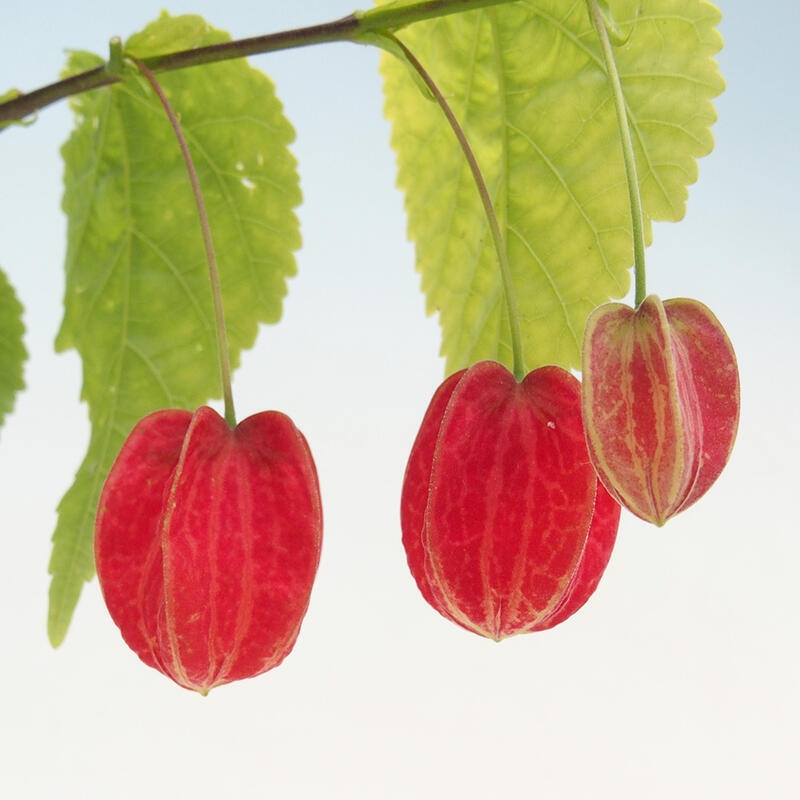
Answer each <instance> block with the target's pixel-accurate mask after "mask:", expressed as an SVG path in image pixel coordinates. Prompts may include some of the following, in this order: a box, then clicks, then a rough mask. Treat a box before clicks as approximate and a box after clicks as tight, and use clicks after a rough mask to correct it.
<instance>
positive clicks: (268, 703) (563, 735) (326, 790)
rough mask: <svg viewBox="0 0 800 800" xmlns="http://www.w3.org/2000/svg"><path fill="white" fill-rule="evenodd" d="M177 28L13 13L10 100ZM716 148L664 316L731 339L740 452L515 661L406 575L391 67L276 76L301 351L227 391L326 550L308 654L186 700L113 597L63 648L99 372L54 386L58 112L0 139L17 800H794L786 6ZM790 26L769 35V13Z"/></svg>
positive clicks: (4, 753)
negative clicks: (52, 626)
mask: <svg viewBox="0 0 800 800" xmlns="http://www.w3.org/2000/svg"><path fill="white" fill-rule="evenodd" d="M162 5H163V4H162V3H161V2H151V0H138V2H136V3H126V4H121V3H115V2H105V3H100V2H92V1H90V0H71V2H70V3H62V2H58V3H56V2H54V0H49V1H47V0H46V1H45V2H38V3H31V2H20V1H19V0H3V3H2V9H1V10H0V91H4V90H5V89H6V88H8V87H11V86H16V87H18V88H20V89H34V88H36V87H38V86H40V85H43V84H46V83H49V82H51V81H52V80H54V79H55V78H56V77H57V76H58V73H59V71H60V69H61V68H62V66H63V64H64V59H65V57H64V50H65V49H67V48H69V49H87V50H92V51H94V52H96V53H100V54H103V55H105V54H106V53H107V43H108V40H109V38H110V37H111V36H113V35H120V36H121V37H123V39H124V38H127V37H128V36H129V35H130V34H131V33H133V32H134V31H137V30H140V29H141V28H142V27H144V26H145V25H146V24H147V23H148V22H150V21H151V20H152V19H154V18H155V17H156V16H157V15H158V13H159V11H160V9H161V8H162ZM719 5H720V6H721V8H722V11H723V14H724V20H723V23H722V25H721V31H722V33H723V36H724V38H725V43H726V44H725V48H724V50H723V51H722V52H721V54H720V57H719V62H720V68H721V71H722V73H723V75H724V77H725V78H726V80H727V84H728V88H727V90H726V92H725V93H724V94H723V95H722V96H721V97H720V98H718V100H717V101H716V106H717V109H718V113H719V122H718V123H717V125H716V126H715V128H714V135H715V139H716V149H715V151H714V153H713V154H712V155H711V156H709V157H707V158H705V159H703V160H702V161H701V163H700V179H699V182H698V183H697V184H696V185H695V186H693V187H691V189H690V199H689V204H688V213H687V217H686V219H685V220H684V221H682V222H681V223H679V224H672V225H669V224H659V225H656V226H655V238H654V244H653V246H652V247H651V248H650V250H649V251H648V278H649V280H648V288H649V289H650V290H651V291H653V292H655V293H657V294H659V295H660V296H661V297H662V298H665V299H666V298H668V297H675V296H689V297H695V298H697V299H699V300H701V301H703V302H705V303H706V304H707V305H708V306H710V307H711V309H712V310H713V311H714V312H715V313H716V315H717V316H718V317H719V319H720V320H721V322H722V323H723V325H724V326H725V327H726V329H727V331H728V333H729V335H730V337H731V339H732V341H733V343H734V346H735V348H736V351H737V354H738V357H739V362H740V370H741V379H742V415H741V427H740V433H739V438H738V441H737V445H736V448H735V450H734V454H733V457H732V460H731V463H730V464H729V466H728V468H727V469H726V471H725V472H724V473H723V475H722V477H721V478H720V480H719V481H718V483H717V484H716V485H715V487H714V488H713V489H712V490H711V491H710V492H709V494H708V495H707V496H706V497H705V498H704V499H703V500H702V501H701V502H700V503H698V504H697V505H696V506H694V507H692V508H691V509H690V510H688V511H687V512H685V513H684V514H682V515H680V516H679V517H677V518H675V519H674V520H672V521H671V522H670V523H669V524H668V525H667V526H666V527H665V528H662V529H656V528H654V527H651V526H648V525H646V524H645V523H642V522H640V521H638V520H636V519H635V518H633V517H632V516H630V515H629V514H627V513H624V514H623V519H622V523H621V527H620V532H619V539H618V544H617V547H616V550H615V553H614V556H613V558H612V560H611V564H610V566H609V568H608V571H607V573H606V576H605V578H604V580H603V581H602V582H601V584H600V587H599V589H598V591H597V593H596V594H595V595H594V597H593V598H592V600H591V601H590V603H589V604H588V605H587V606H586V607H585V608H584V609H583V610H582V611H581V612H580V613H579V614H578V615H576V616H575V617H573V618H572V619H571V620H570V621H569V622H567V623H566V624H564V625H562V626H559V627H557V628H555V629H554V630H552V631H548V632H545V633H539V634H533V635H529V636H522V637H516V638H514V639H512V640H508V641H506V642H503V643H501V644H499V645H498V644H495V643H492V642H489V641H487V640H483V639H481V638H479V637H477V636H473V635H470V634H468V633H466V632H465V631H463V630H461V629H459V628H457V627H456V626H454V625H452V624H449V623H447V622H446V621H445V620H444V619H442V618H441V617H440V616H439V615H438V614H436V613H435V612H434V611H433V610H432V609H430V608H429V607H428V606H427V605H426V604H425V603H424V601H423V600H422V599H421V597H420V596H419V594H418V593H417V590H416V587H415V585H414V583H413V580H412V578H411V577H410V575H409V573H408V570H407V568H406V564H405V557H404V553H403V550H402V547H401V544H400V527H399V515H398V505H399V494H400V486H401V482H402V476H403V470H404V468H405V462H406V458H407V455H408V451H409V448H410V446H411V443H412V441H413V438H414V435H415V434H416V430H417V428H418V426H419V423H420V420H421V418H422V415H423V413H424V411H425V408H426V407H427V404H428V401H429V399H430V396H431V394H432V393H433V391H434V390H435V388H436V386H437V385H438V383H439V382H440V380H441V379H442V377H443V363H442V361H441V360H440V359H439V357H438V346H439V331H438V325H437V323H436V320H435V319H433V318H426V317H425V316H424V301H423V297H422V295H421V294H420V292H419V289H418V276H417V275H416V273H415V272H414V269H413V263H414V254H413V248H412V246H411V245H410V244H409V243H408V242H407V240H406V236H405V218H404V214H403V208H402V197H401V195H400V194H399V192H398V191H397V190H396V189H395V187H394V184H395V166H394V156H393V153H392V151H391V150H390V148H389V144H388V140H389V127H388V124H387V123H386V121H385V120H384V119H383V116H382V110H381V109H382V102H383V101H382V94H381V86H380V80H379V77H378V74H377V63H378V55H377V53H376V52H373V51H371V50H369V49H366V48H363V47H357V46H354V45H346V44H340V45H327V46H324V47H317V48H311V49H304V50H298V51H294V52H288V53H282V54H274V55H270V56H265V57H259V58H256V59H253V60H252V63H254V64H255V65H256V66H259V67H260V68H262V69H264V70H265V71H266V72H267V73H268V74H269V75H270V76H271V77H272V78H273V80H274V81H275V83H276V85H277V90H278V94H279V96H280V97H281V99H282V100H283V102H284V104H285V110H286V114H287V116H288V117H289V119H290V120H291V121H292V122H293V124H294V126H295V128H296V130H297V140H296V142H295V144H294V146H293V152H294V153H295V155H296V156H297V158H298V160H299V162H300V174H301V181H302V188H303V193H304V203H303V205H302V206H301V207H300V209H299V216H300V219H301V224H302V229H303V236H304V245H303V248H302V250H301V251H300V252H299V254H298V264H299V275H298V277H297V278H296V279H295V280H293V281H292V282H291V285H290V294H289V298H288V300H287V302H286V305H285V312H284V318H283V320H282V322H281V323H280V324H279V325H278V326H273V327H270V328H264V329H263V330H262V333H261V335H260V337H259V340H258V343H257V346H256V348H255V349H254V350H252V351H250V352H248V353H247V354H245V356H244V359H243V364H242V368H241V370H240V371H239V372H238V373H237V375H236V378H235V382H234V391H235V393H236V399H237V410H238V414H239V417H240V418H243V417H244V416H246V415H247V414H250V413H254V412H256V411H259V410H262V409H265V408H276V409H280V410H282V411H284V412H286V413H288V414H289V415H290V416H292V418H293V419H294V420H295V422H296V423H297V425H298V426H299V427H300V428H301V429H302V430H303V432H304V433H305V434H306V436H307V438H308V440H309V442H310V444H311V447H312V450H313V452H314V456H315V459H316V463H317V467H318V470H319V474H320V481H321V485H322V493H323V504H324V513H325V543H324V548H323V556H322V563H321V567H320V572H319V575H318V579H317V582H316V585H315V589H314V593H313V595H312V600H311V606H310V609H309V612H308V615H307V617H306V620H305V623H304V626H303V630H302V632H301V636H300V639H299V641H298V643H297V646H296V647H295V650H294V651H293V653H292V654H291V655H290V656H289V658H288V659H287V660H286V661H285V662H284V664H283V665H282V666H281V667H280V668H278V669H276V670H274V671H273V672H270V673H267V674H266V675H263V676H261V677H259V678H256V679H253V680H250V681H244V682H240V683H238V684H234V685H231V686H227V687H222V688H220V689H217V690H214V691H213V692H212V693H211V694H210V695H209V696H208V697H207V698H202V697H200V696H198V695H195V694H194V693H191V692H187V691H185V690H183V689H181V688H179V687H178V686H176V685H175V684H173V683H172V682H171V681H169V680H167V679H166V678H164V677H163V676H162V675H161V674H160V673H157V672H156V671H154V670H151V669H149V668H147V667H145V666H144V665H143V664H142V663H141V662H140V661H139V660H138V659H137V658H136V656H134V655H133V653H131V652H130V651H129V650H128V648H127V647H126V646H125V645H124V644H123V642H122V640H121V638H120V636H119V633H118V631H117V629H116V628H115V627H114V625H113V623H112V622H111V620H110V618H109V617H108V615H107V613H106V611H105V607H104V606H103V603H102V600H101V597H100V592H99V588H98V585H97V582H96V581H93V582H92V583H91V584H89V585H87V587H86V588H85V589H84V593H83V596H82V599H81V601H80V603H79V605H78V609H77V612H76V615H75V618H74V620H73V624H72V627H71V630H70V632H69V634H68V636H67V639H66V641H65V643H64V644H63V645H62V646H61V647H60V648H59V649H58V650H55V651H54V650H53V649H51V648H50V646H49V644H48V641H47V637H46V631H45V626H46V614H47V590H48V585H49V576H48V574H47V563H48V559H49V554H50V536H51V534H52V531H53V529H54V526H55V508H56V505H57V503H58V501H59V499H60V498H61V496H62V495H63V493H64V492H65V491H66V489H67V488H68V486H69V485H70V483H71V481H72V477H73V475H74V472H75V470H76V469H77V467H78V465H79V464H80V461H81V459H82V457H83V453H84V450H85V446H86V443H87V437H88V425H87V420H86V409H85V407H84V406H83V405H82V404H81V403H80V401H79V392H80V380H81V376H80V364H79V362H78V359H77V357H76V356H75V354H74V353H68V354H63V355H58V356H56V355H55V354H54V353H53V348H52V342H53V339H54V336H55V333H56V331H57V329H58V325H59V322H60V313H61V312H60V306H61V297H62V292H63V271H62V268H63V260H64V252H65V220H64V217H63V215H62V213H61V210H60V201H61V189H62V187H61V162H60V156H59V148H60V146H61V144H62V143H63V141H64V140H65V139H66V138H67V136H68V135H69V131H70V125H71V119H70V113H69V111H68V108H67V105H66V103H61V104H59V105H57V106H54V107H50V108H48V109H46V110H44V111H43V112H42V113H41V114H40V117H39V120H38V121H37V122H36V124H35V125H33V126H31V127H29V128H24V129H23V128H19V129H12V130H8V131H6V132H4V133H2V134H0V265H2V266H3V268H4V269H5V270H6V271H7V273H8V275H9V277H10V279H11V281H12V283H13V284H14V285H15V287H16V288H17V291H18V293H19V296H20V298H21V300H22V302H23V303H24V305H25V306H26V309H27V310H26V324H27V327H28V334H27V347H28V349H29V352H30V362H29V364H28V366H27V371H26V380H27V384H28V389H27V391H26V392H25V393H24V394H22V395H21V396H20V397H19V399H18V401H17V409H16V411H15V413H14V414H13V415H12V416H11V417H9V418H8V420H7V421H6V424H5V426H4V428H3V429H2V431H0V492H2V495H1V497H2V502H0V632H2V645H1V646H2V658H0V684H2V686H3V691H2V694H0V796H2V797H8V798H49V797H59V798H84V799H86V798H88V799H93V798H109V797H114V798H120V799H123V798H143V797H148V798H161V797H165V798H166V797H170V798H183V797H192V798H217V797H236V798H251V797H273V798H281V799H282V800H294V799H295V798H348V799H349V800H361V798H364V799H365V800H366V799H369V800H375V799H380V800H383V799H384V798H385V799H387V800H388V799H390V798H391V799H392V800H394V799H395V798H419V799H420V800H427V798H454V797H458V798H462V799H464V800H471V799H472V798H494V797H506V796H513V797H528V796H530V797H540V798H568V799H570V800H571V799H572V798H606V797H607V798H637V799H641V800H650V799H651V798H653V799H655V798H678V797H686V798H693V797H703V798H753V797H764V798H771V800H780V799H782V798H787V799H788V798H795V797H797V796H800V779H799V778H798V770H797V767H796V758H797V751H798V744H800V735H799V734H798V719H800V691H799V690H798V660H799V659H800V635H799V631H798V605H799V603H798V594H799V593H798V589H797V580H796V572H797V564H798V562H799V561H800V544H799V543H798V538H799V537H798V534H800V515H799V514H798V494H799V493H800V489H799V486H798V479H799V478H800V469H798V457H797V453H798V450H799V449H800V415H799V414H798V391H799V390H800V376H799V374H798V357H797V347H798V342H800V323H798V315H797V308H798V302H799V301H800V255H798V253H799V252H800V250H799V249H798V246H797V218H798V202H797V187H798V181H800V169H799V168H798V155H797V144H796V143H797V141H800V124H798V110H797V109H798V102H797V100H798V94H799V92H798V86H797V79H798V75H800V64H799V63H798V54H797V53H798V50H797V47H796V41H795V37H796V31H797V30H798V24H800V12H798V9H797V5H796V4H795V3H793V2H778V0H776V1H775V2H772V3H769V4H768V5H767V4H755V3H752V2H745V0H725V1H724V2H721V3H720V4H719ZM166 7H167V8H168V10H169V11H170V12H171V13H173V14H178V13H184V12H195V13H200V14H202V15H203V16H205V17H206V19H208V21H209V22H211V23H212V24H213V25H215V26H216V27H219V28H222V29H226V30H228V31H230V32H231V33H232V34H233V35H234V36H236V37H240V36H249V35H256V34H260V33H267V32H272V31H277V30H280V29H283V28H288V27H295V26H299V25H304V24H311V23H316V22H322V21H327V20H330V19H335V18H337V17H340V16H343V15H345V14H347V13H349V12H351V11H352V10H354V7H353V6H351V5H350V4H349V3H348V2H345V0H314V1H309V2H302V3H283V2H281V3H277V2H259V3H257V2H253V0H226V2H224V3H223V2H212V1H210V0H193V2H188V1H187V2H183V1H182V0H181V2H172V3H171V4H169V5H168V6H166ZM767 8H768V9H769V13H767V11H766V9H767Z"/></svg>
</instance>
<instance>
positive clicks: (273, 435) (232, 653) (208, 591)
mask: <svg viewBox="0 0 800 800" xmlns="http://www.w3.org/2000/svg"><path fill="white" fill-rule="evenodd" d="M321 537H322V512H321V505H320V498H319V486H318V482H317V474H316V469H315V466H314V462H313V459H312V457H311V453H310V451H309V449H308V445H307V444H306V441H305V439H304V438H303V435H302V434H301V433H300V432H299V431H298V430H297V428H295V426H294V424H293V423H292V421H291V420H290V419H289V418H288V417H286V416H285V415H283V414H280V413H278V412H275V411H267V412H262V413H260V414H256V415H254V416H252V417H249V418H248V419H246V420H244V421H243V422H242V423H241V424H239V425H238V426H237V427H236V428H235V429H234V430H232V429H231V428H230V427H228V425H227V424H226V423H225V421H224V420H223V419H222V418H221V417H220V416H219V415H218V414H217V413H216V412H215V411H213V410H212V409H210V408H206V407H203V408H200V409H198V410H197V411H196V412H195V413H194V414H192V413H190V412H188V411H179V410H166V411H157V412H155V413H154V414H150V415H149V416H147V417H145V418H144V419H143V420H141V421H140V422H139V423H138V425H137V426H136V427H135V428H134V429H133V431H132V432H131V434H130V436H129V437H128V439H127V440H126V442H125V444H124V445H123V447H122V450H121V452H120V454H119V456H118V458H117V460H116V462H115V463H114V465H113V467H112V469H111V472H110V473H109V475H108V478H107V480H106V483H105V486H104V488H103V492H102V495H101V497H100V505H99V509H98V514H97V522H96V527H95V562H96V565H97V574H98V578H99V581H100V586H101V588H102V591H103V596H104V598H105V602H106V605H107V606H108V610H109V611H110V613H111V617H112V618H113V620H114V622H115V623H116V624H117V626H118V627H119V628H120V631H121V633H122V636H123V638H124V639H125V641H126V642H127V643H128V645H129V646H130V647H131V649H132V650H133V651H134V652H135V653H136V654H137V655H138V656H139V657H140V658H141V659H142V661H144V662H145V663H146V664H148V665H149V666H151V667H153V668H155V669H157V670H159V671H160V672H163V673H164V674H165V675H167V676H168V677H169V678H171V679H172V680H174V681H175V682H176V683H178V684H180V685H181V686H184V687H186V688H187V689H194V690H196V691H198V692H201V693H203V694H206V693H207V692H208V691H209V690H210V689H212V688H213V687H215V686H219V685H221V684H224V683H229V682H230V681H235V680H239V679H241V678H248V677H252V676H255V675H258V674H260V673H262V672H266V671H267V670H269V669H272V668H273V667H275V666H277V665H278V664H280V662H281V661H283V659H284V658H285V657H286V656H287V655H288V654H289V652H290V651H291V649H292V647H293V646H294V643H295V640H296V639H297V635H298V633H299V631H300V624H301V622H302V620H303V617H304V616H305V613H306V609H307V607H308V603H309V597H310V593H311V587H312V584H313V581H314V577H315V574H316V570H317V565H318V563H319V555H320V546H321Z"/></svg>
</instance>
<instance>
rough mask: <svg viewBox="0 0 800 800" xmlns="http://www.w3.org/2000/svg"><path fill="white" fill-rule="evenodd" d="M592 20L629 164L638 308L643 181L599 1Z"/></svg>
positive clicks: (642, 273) (592, 1)
mask: <svg viewBox="0 0 800 800" xmlns="http://www.w3.org/2000/svg"><path fill="white" fill-rule="evenodd" d="M586 3H587V6H588V8H589V16H590V17H591V18H592V24H593V25H594V28H595V30H596V31H597V35H598V37H599V38H600V47H601V48H602V51H603V60H604V61H605V64H606V71H607V72H608V79H609V81H610V83H611V91H612V94H613V97H614V108H615V109H616V112H617V125H618V127H619V135H620V140H621V142H622V159H623V162H624V164H625V178H626V181H627V183H628V197H629V199H630V207H631V226H632V231H633V272H634V279H635V282H636V286H635V304H636V306H637V307H638V306H639V305H640V304H641V303H642V301H643V300H644V299H645V297H646V296H647V281H646V270H645V241H644V213H643V211H642V195H641V192H640V190H639V177H638V174H637V170H636V155H635V153H634V150H633V140H632V138H631V126H630V121H629V120H628V111H627V106H626V104H625V95H624V93H623V91H622V82H621V81H620V77H619V70H618V69H617V62H616V59H615V58H614V49H613V46H612V44H611V38H610V37H609V35H608V28H607V27H606V22H605V20H604V19H603V14H602V12H601V11H600V7H599V6H598V4H597V0H586Z"/></svg>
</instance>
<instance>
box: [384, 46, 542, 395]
mask: <svg viewBox="0 0 800 800" xmlns="http://www.w3.org/2000/svg"><path fill="white" fill-rule="evenodd" d="M382 36H383V37H385V38H386V39H388V40H389V41H390V42H391V43H392V44H393V45H395V46H396V47H399V48H400V50H401V51H402V53H403V56H404V57H405V59H406V60H407V62H408V64H409V65H410V66H411V67H412V68H413V69H414V71H415V72H416V73H417V75H418V76H419V77H420V79H421V80H422V82H423V83H424V84H425V86H426V87H427V88H428V90H429V91H430V92H431V94H432V95H433V97H434V99H435V100H436V103H437V104H438V106H439V107H440V108H441V109H442V112H443V113H444V115H445V117H446V118H447V121H448V123H449V124H450V127H451V128H452V129H453V133H454V134H455V135H456V138H457V139H458V143H459V145H460V146H461V150H462V151H463V152H464V156H465V157H466V159H467V164H468V165H469V169H470V172H471V173H472V177H473V179H474V180H475V185H476V186H477V188H478V194H479V195H480V199H481V203H482V204H483V210H484V212H485V214H486V219H487V221H488V223H489V232H490V234H491V237H492V242H493V243H494V249H495V252H496V253H497V260H498V263H499V266H500V278H501V281H502V284H503V293H504V295H505V301H506V308H507V310H508V321H509V327H510V330H511V356H512V361H513V370H512V371H513V373H514V377H515V378H516V379H517V380H518V381H521V380H522V379H523V378H524V377H525V374H526V369H525V358H524V353H523V348H522V326H521V324H520V317H519V308H518V306H517V299H516V294H515V293H514V281H513V278H512V276H511V265H510V264H509V261H508V252H507V250H506V245H505V240H504V238H503V235H502V233H501V232H500V224H499V223H498V221H497V214H496V213H495V210H494V204H493V203H492V198H491V195H490V194H489V189H488V188H487V186H486V181H485V180H484V179H483V173H482V172H481V169H480V166H478V162H477V159H476V158H475V153H474V152H473V150H472V147H470V144H469V140H468V139H467V136H466V134H465V133H464V129H463V128H462V127H461V124H460V123H459V121H458V119H457V118H456V115H455V114H454V113H453V109H452V108H451V107H450V104H449V103H448V102H447V100H446V99H445V97H444V95H443V94H442V93H441V91H440V90H439V87H438V86H437V85H436V83H435V82H434V80H433V78H432V77H431V76H430V74H429V73H428V71H427V70H426V69H425V68H424V67H423V66H422V64H421V63H420V61H419V60H418V59H417V57H416V56H415V55H414V54H413V53H412V52H411V50H409V48H408V47H407V46H406V45H405V44H403V42H401V41H400V40H399V39H398V38H397V37H395V36H394V35H393V34H390V33H384V34H382ZM387 49H389V50H390V52H391V48H387Z"/></svg>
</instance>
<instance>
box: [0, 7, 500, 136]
mask: <svg viewBox="0 0 800 800" xmlns="http://www.w3.org/2000/svg"><path fill="white" fill-rule="evenodd" d="M508 2H513V0H420V1H419V2H405V3H402V2H401V3H390V4H388V5H385V6H379V7H377V8H373V9H370V10H369V11H362V12H356V13H354V14H350V15H349V16H346V17H342V18H341V19H338V20H334V21H333V22H325V23H322V24H320V25H310V26H308V27H305V28H295V29H292V30H288V31H282V32H279V33H271V34H267V35H266V36H254V37H251V38H247V39H237V40H234V41H231V42H222V43H220V44H214V45H208V46H206V47H196V48H193V49H191V50H181V51H177V52H174V53H166V54H164V55H158V56H149V57H147V58H143V59H141V61H142V63H143V64H144V65H145V66H146V67H147V68H148V69H150V71H151V72H153V73H158V72H166V71H168V70H175V69H184V68H185V67H196V66H200V65H202V64H213V63H215V62H217V61H228V60H230V59H234V58H244V57H247V56H253V55H259V54H262V53H274V52H278V51H280V50H289V49H292V48H297V47H307V46H309V45H316V44H327V43H329V42H359V41H360V40H361V39H362V37H365V36H367V37H368V36H369V35H370V34H375V33H384V32H387V31H388V32H391V31H395V30H398V29H399V28H403V27H405V26H406V25H410V24H412V23H414V22H421V21H423V20H426V19H433V18H435V17H443V16H447V15H449V14H458V13H462V12H465V11H471V10H474V9H478V8H486V7H487V6H494V5H501V4H503V3H508ZM121 79H122V78H121V76H120V75H119V74H118V73H117V72H116V71H115V70H114V69H113V67H112V68H111V69H110V68H109V65H108V64H102V65H100V66H98V67H95V68H94V69H91V70H87V71H86V72H81V73H79V74H77V75H72V76H71V77H69V78H65V79H64V80H61V81H56V82H55V83H51V84H48V85H47V86H43V87H41V88H40V89H36V90H34V91H32V92H27V93H22V94H19V95H18V96H16V97H14V98H13V99H11V100H7V101H5V102H3V103H0V130H2V129H3V127H4V125H3V123H8V122H13V121H18V120H22V119H24V118H25V117H28V116H30V115H31V114H33V113H34V112H36V111H38V110H40V109H42V108H44V107H46V106H48V105H50V104H52V103H55V102H57V101H59V100H63V99H64V98H66V97H70V96H72V95H75V94H79V93H80V92H86V91H89V90H91V89H97V88H99V87H101V86H108V85H109V84H112V83H117V82H118V81H120V80H121Z"/></svg>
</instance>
